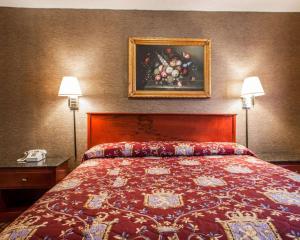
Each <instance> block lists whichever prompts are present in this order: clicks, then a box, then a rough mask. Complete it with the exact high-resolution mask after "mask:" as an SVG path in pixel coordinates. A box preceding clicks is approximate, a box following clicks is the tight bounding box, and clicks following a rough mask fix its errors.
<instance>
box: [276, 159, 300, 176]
mask: <svg viewBox="0 0 300 240" xmlns="http://www.w3.org/2000/svg"><path fill="white" fill-rule="evenodd" d="M270 163H273V164H275V165H278V166H280V167H283V168H286V169H288V170H291V171H293V172H296V173H300V161H274V162H272V161H270Z"/></svg>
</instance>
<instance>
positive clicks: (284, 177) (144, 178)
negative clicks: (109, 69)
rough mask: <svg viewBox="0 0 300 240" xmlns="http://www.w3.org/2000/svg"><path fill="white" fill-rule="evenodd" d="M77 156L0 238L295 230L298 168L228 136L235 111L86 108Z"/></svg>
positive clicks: (298, 230) (299, 216) (248, 234)
mask: <svg viewBox="0 0 300 240" xmlns="http://www.w3.org/2000/svg"><path fill="white" fill-rule="evenodd" d="M87 142H88V150H87V151H86V153H85V154H84V156H83V162H82V163H81V164H80V165H79V166H78V167H77V168H76V169H75V170H74V171H72V172H71V173H70V174H69V175H68V176H67V177H66V178H65V179H64V180H63V181H61V182H60V183H59V184H57V185H56V186H54V187H53V188H52V189H51V190H50V191H49V192H47V193H46V194H45V195H44V196H43V197H42V198H41V199H39V200H38V201H37V202H36V203H35V204H34V205H33V206H32V207H31V208H29V209H28V210H27V211H26V212H24V213H23V214H22V215H21V216H20V217H19V218H17V219H16V220H15V221H14V222H13V223H12V224H10V225H9V226H8V227H7V228H6V229H5V230H4V231H3V232H2V233H1V234H0V239H1V240H6V239H22V240H23V239H43V240H53V239H72V240H73V239H97V240H100V239H160V240H163V239H166V240H175V239H191V240H192V239H200V240H201V239H203V240H204V239H210V240H218V239H220V240H222V239H234V240H240V239H245V240H250V239H253V240H256V239H257V240H260V239H262V240H273V239H274V240H275V239H276V240H279V239H297V240H299V239H300V175H298V174H296V173H293V172H290V171H289V170H285V169H283V168H281V167H278V166H275V165H272V164H269V163H267V162H264V161H262V160H260V159H258V158H256V157H255V154H254V153H253V152H252V151H251V150H249V149H247V148H246V147H244V146H242V145H240V144H237V143H235V115H230V114H229V115H226V114H206V115H203V114H102V113H89V114H88V139H87Z"/></svg>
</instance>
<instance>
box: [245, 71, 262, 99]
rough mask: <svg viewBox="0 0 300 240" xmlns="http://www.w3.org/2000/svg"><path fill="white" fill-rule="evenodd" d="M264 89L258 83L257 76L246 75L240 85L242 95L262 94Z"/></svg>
mask: <svg viewBox="0 0 300 240" xmlns="http://www.w3.org/2000/svg"><path fill="white" fill-rule="evenodd" d="M262 95H265V91H264V89H263V87H262V85H261V83H260V80H259V77H256V76H255V77H247V78H245V80H244V83H243V87H242V93H241V96H242V97H250V96H262Z"/></svg>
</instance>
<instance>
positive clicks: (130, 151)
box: [82, 141, 255, 161]
mask: <svg viewBox="0 0 300 240" xmlns="http://www.w3.org/2000/svg"><path fill="white" fill-rule="evenodd" d="M205 155H251V156H255V154H254V153H253V152H252V151H250V150H249V149H248V148H246V147H244V146H242V145H240V144H237V143H230V142H182V141H173V142H168V141H153V142H117V143H105V144H99V145H96V146H94V147H92V148H91V149H89V150H88V151H86V152H85V153H84V155H83V158H82V160H83V161H85V160H88V159H94V158H113V157H146V156H155V157H166V156H205Z"/></svg>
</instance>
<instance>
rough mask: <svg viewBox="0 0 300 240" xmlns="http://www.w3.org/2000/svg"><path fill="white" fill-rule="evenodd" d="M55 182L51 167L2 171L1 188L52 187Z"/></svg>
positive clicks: (0, 176)
mask: <svg viewBox="0 0 300 240" xmlns="http://www.w3.org/2000/svg"><path fill="white" fill-rule="evenodd" d="M54 183H55V179H53V172H52V171H51V170H49V169H36V170H30V171H29V170H22V171H18V170H14V171H0V188H1V189H14V188H16V189H17V188H50V187H51V186H52V185H54Z"/></svg>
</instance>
